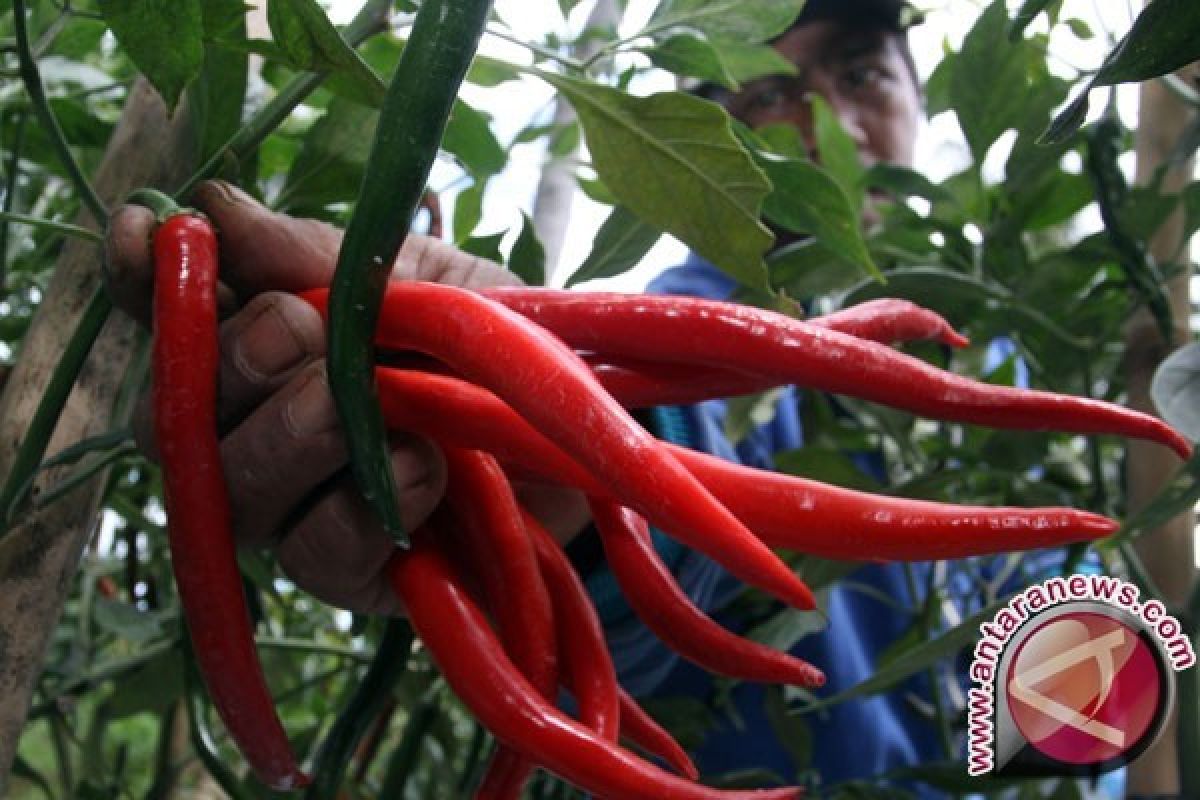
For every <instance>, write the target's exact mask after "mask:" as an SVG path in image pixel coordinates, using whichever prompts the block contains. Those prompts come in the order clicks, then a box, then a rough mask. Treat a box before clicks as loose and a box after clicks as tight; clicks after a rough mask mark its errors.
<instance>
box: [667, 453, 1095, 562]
mask: <svg viewBox="0 0 1200 800" xmlns="http://www.w3.org/2000/svg"><path fill="white" fill-rule="evenodd" d="M667 447H668V448H669V449H671V451H672V452H673V453H675V455H676V456H677V457H678V458H679V459H680V460H681V461H683V462H684V463H685V464H687V467H688V469H690V470H691V471H692V472H693V474H695V475H696V477H698V478H699V479H700V480H701V481H702V482H703V483H704V485H705V486H707V487H708V488H709V489H710V490H711V491H712V492H713V494H715V495H716V496H717V498H718V499H720V500H721V502H722V503H724V504H725V505H726V506H728V507H729V509H730V510H731V511H733V512H734V514H736V515H737V516H738V518H739V519H742V520H743V521H745V523H746V525H747V526H748V527H749V528H751V529H752V530H753V531H754V533H755V534H756V535H758V536H759V537H761V538H762V540H763V541H764V542H766V543H767V544H769V545H771V546H772V547H781V548H786V549H790V550H796V551H799V552H802V553H809V554H812V555H816V556H821V557H823V558H835V559H847V560H880V561H936V560H939V559H951V558H965V557H967V556H974V555H984V554H986V553H995V552H1002V551H1014V550H1032V549H1034V548H1039V547H1059V546H1061V545H1064V544H1069V543H1071V542H1077V541H1083V540H1090V539H1100V538H1103V537H1105V536H1108V535H1110V534H1112V533H1113V532H1115V531H1116V530H1117V527H1118V525H1117V523H1116V522H1115V521H1113V520H1111V519H1109V518H1108V517H1104V516H1101V515H1099V514H1093V513H1091V512H1090V511H1080V510H1079V509H1074V508H1005V507H998V508H993V507H989V506H959V505H953V504H950V503H935V502H931V501H928V500H914V499H911V498H907V497H887V496H884V495H874V494H868V493H866V492H856V491H854V490H852V489H844V488H841V487H838V486H829V485H828V484H823V483H819V482H817V481H813V480H809V479H807V478H801V477H797V476H793V475H784V474H780V473H776V472H766V471H764V470H757V469H753V468H751V467H746V466H743V465H740V464H733V463H731V462H729V461H725V460H723V459H720V458H716V457H714V456H710V455H708V454H706V453H698V452H696V451H694V450H688V449H686V448H683V447H677V446H675V445H670V444H668V445H667Z"/></svg>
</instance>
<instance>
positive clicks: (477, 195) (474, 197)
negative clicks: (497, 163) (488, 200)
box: [450, 181, 487, 243]
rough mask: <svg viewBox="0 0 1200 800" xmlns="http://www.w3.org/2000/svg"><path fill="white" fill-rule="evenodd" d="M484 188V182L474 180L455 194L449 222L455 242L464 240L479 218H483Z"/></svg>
mask: <svg viewBox="0 0 1200 800" xmlns="http://www.w3.org/2000/svg"><path fill="white" fill-rule="evenodd" d="M486 188H487V184H486V183H485V182H483V181H476V182H475V183H472V184H471V185H470V186H468V187H467V188H466V189H463V190H462V191H461V192H459V193H458V195H456V196H455V198H454V216H453V217H452V218H451V223H450V230H451V232H452V234H453V241H454V242H455V243H461V242H464V241H466V239H467V238H468V237H469V236H470V235H471V233H472V232H473V231H474V230H475V226H476V225H478V224H479V220H481V219H483V193H484V190H485V189H486Z"/></svg>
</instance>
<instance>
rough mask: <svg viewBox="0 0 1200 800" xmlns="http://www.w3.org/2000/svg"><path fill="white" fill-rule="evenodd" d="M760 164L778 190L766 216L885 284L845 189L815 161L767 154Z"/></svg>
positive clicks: (771, 197)
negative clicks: (805, 235) (824, 247)
mask: <svg viewBox="0 0 1200 800" xmlns="http://www.w3.org/2000/svg"><path fill="white" fill-rule="evenodd" d="M759 164H760V165H761V166H762V167H763V169H764V170H765V171H766V173H767V175H768V176H769V177H770V179H771V183H772V184H773V185H774V186H775V190H774V191H773V192H771V194H770V195H769V196H768V197H767V200H766V203H765V204H764V206H763V211H764V213H765V214H766V216H767V217H768V218H769V219H770V220H771V221H773V222H775V223H776V224H777V225H780V226H781V227H784V228H786V229H788V230H790V231H793V232H795V233H808V234H811V235H813V236H815V237H817V239H818V240H820V242H821V244H823V245H825V246H826V247H828V248H829V250H830V251H831V252H833V253H834V254H836V255H837V256H839V257H840V258H843V259H845V260H846V261H849V262H850V263H851V264H854V265H855V266H857V267H858V268H859V269H861V270H862V271H864V272H866V273H867V274H869V275H872V276H874V277H875V278H876V279H879V280H882V278H883V275H882V274H881V273H880V272H879V268H878V267H876V266H875V262H874V261H873V260H872V259H871V254H870V253H869V252H867V245H866V242H865V241H864V240H863V236H862V227H861V225H862V222H861V220H860V218H859V215H858V211H857V210H856V209H855V208H854V204H853V203H852V201H851V200H850V198H849V197H848V196H847V195H846V192H845V190H843V189H842V187H841V186H840V185H839V184H838V182H837V181H836V180H834V179H833V177H832V176H830V174H829V173H828V172H826V171H825V170H823V169H821V168H820V167H819V166H817V165H816V164H814V163H812V162H811V161H800V160H797V159H792V158H779V157H776V156H772V155H769V154H767V155H764V156H763V157H762V158H760V159H759Z"/></svg>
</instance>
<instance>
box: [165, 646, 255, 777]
mask: <svg viewBox="0 0 1200 800" xmlns="http://www.w3.org/2000/svg"><path fill="white" fill-rule="evenodd" d="M184 651H185V652H184V657H183V660H184V662H185V667H184V673H185V676H186V677H185V682H186V686H187V689H186V694H187V702H188V731H189V732H190V733H191V739H192V748H193V749H194V750H195V751H196V755H197V756H199V757H200V762H201V763H202V764H204V768H205V769H207V770H208V774H209V775H211V776H212V777H213V780H215V781H216V782H217V785H218V786H220V787H221V788H222V789H223V790H224V791H225V793H226V794H227V795H229V796H230V798H232V800H252V798H253V796H254V795H253V794H252V793H251V792H249V791H247V789H246V788H245V787H244V786H242V782H241V781H240V780H239V779H238V777H237V775H235V774H234V772H233V770H232V769H230V768H229V765H228V764H226V763H225V759H224V758H223V757H222V756H221V750H220V748H219V747H217V740H216V737H214V736H213V733H212V729H211V728H210V727H209V725H208V704H207V703H205V702H204V689H203V687H202V686H201V682H200V676H199V675H197V674H196V662H195V657H194V656H193V655H192V653H191V646H190V645H189V644H186V643H185V644H184Z"/></svg>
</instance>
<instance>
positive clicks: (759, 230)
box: [539, 73, 772, 290]
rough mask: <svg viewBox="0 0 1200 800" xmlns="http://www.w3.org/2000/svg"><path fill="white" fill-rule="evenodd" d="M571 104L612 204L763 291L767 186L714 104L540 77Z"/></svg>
mask: <svg viewBox="0 0 1200 800" xmlns="http://www.w3.org/2000/svg"><path fill="white" fill-rule="evenodd" d="M539 74H541V75H542V77H543V78H544V79H545V80H546V81H547V82H549V83H551V84H552V85H553V86H554V87H555V88H557V89H558V90H559V91H560V92H562V93H563V95H564V96H566V97H567V99H568V100H569V101H570V102H571V104H572V105H573V106H574V108H575V111H576V112H577V113H578V115H579V119H580V121H581V122H582V124H583V128H584V133H585V135H586V137H587V143H588V148H589V150H590V151H591V154H592V160H593V166H594V167H595V169H596V172H597V174H598V175H599V176H600V178H601V180H603V181H604V184H605V185H606V186H607V187H608V189H609V190H610V191H611V192H612V193H613V195H614V196H615V197H616V199H617V201H618V202H619V203H620V204H621V205H624V206H627V207H628V208H629V209H630V210H631V211H632V212H633V213H635V214H636V215H637V216H638V217H640V218H641V219H643V220H645V221H646V222H647V223H648V224H650V225H653V226H655V227H658V228H660V229H661V230H663V231H666V232H667V233H671V234H673V235H674V236H675V237H676V238H678V239H679V240H680V241H682V242H683V243H684V244H686V245H688V246H689V247H691V248H692V249H693V250H695V251H696V252H697V253H699V254H700V255H701V256H703V257H704V258H706V259H707V260H708V261H710V262H711V263H713V264H715V265H716V266H717V267H719V268H721V269H722V270H724V271H725V272H727V273H729V274H730V275H731V276H733V277H734V278H736V279H737V280H739V281H741V282H742V283H744V284H746V285H747V286H750V287H752V288H756V289H764V290H765V289H767V285H766V269H765V265H764V264H763V260H762V257H763V254H764V253H765V252H766V250H767V248H768V247H770V245H771V241H772V236H771V234H770V232H769V231H768V230H767V229H766V228H765V227H764V226H763V225H762V223H761V222H760V221H759V218H758V215H759V211H760V209H761V206H762V201H763V199H764V198H765V197H766V195H767V192H768V191H769V190H770V184H769V183H768V182H767V179H766V177H765V175H763V173H762V171H761V170H760V169H759V168H758V167H756V166H755V164H754V162H753V160H752V159H751V157H750V155H749V154H748V153H747V152H746V151H745V150H744V149H743V148H742V146H741V145H740V144H739V143H738V141H737V139H736V138H735V137H734V135H733V131H732V128H731V126H730V120H729V117H728V115H727V114H726V113H725V112H724V111H723V110H722V109H721V108H720V107H718V106H716V105H715V104H713V103H709V102H707V101H705V100H701V99H699V98H696V97H692V96H690V95H687V94H683V93H681V92H665V93H661V94H655V95H651V96H649V97H644V98H643V97H634V96H633V95H630V94H626V93H624V92H621V91H618V90H615V89H610V88H608V87H606V86H600V85H597V84H593V83H588V82H586V81H581V80H577V79H575V78H568V77H566V76H563V75H554V74H551V73H539Z"/></svg>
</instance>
